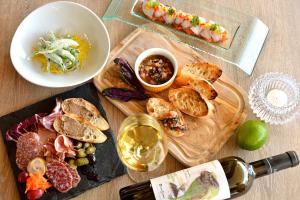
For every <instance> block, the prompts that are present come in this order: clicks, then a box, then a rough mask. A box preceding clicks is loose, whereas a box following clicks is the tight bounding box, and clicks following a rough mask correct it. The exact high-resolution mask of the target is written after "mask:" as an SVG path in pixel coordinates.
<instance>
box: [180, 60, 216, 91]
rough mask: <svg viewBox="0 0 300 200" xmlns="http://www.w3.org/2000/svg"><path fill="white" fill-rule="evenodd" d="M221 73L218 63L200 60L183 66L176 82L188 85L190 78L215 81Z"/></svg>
mask: <svg viewBox="0 0 300 200" xmlns="http://www.w3.org/2000/svg"><path fill="white" fill-rule="evenodd" d="M221 75H222V70H221V69H220V68H219V66H218V65H215V64H210V63H207V62H198V63H194V64H187V65H184V66H182V67H181V68H180V70H179V74H178V76H177V78H176V81H175V82H176V83H177V84H178V85H181V86H182V85H187V84H188V81H189V80H190V79H205V80H207V81H209V82H211V83H213V82H215V81H216V80H217V79H218V78H219V77H220V76H221Z"/></svg>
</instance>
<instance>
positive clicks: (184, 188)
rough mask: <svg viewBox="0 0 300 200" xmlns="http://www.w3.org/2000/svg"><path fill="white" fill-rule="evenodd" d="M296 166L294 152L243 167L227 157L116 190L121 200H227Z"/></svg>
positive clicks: (237, 161)
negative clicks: (259, 179)
mask: <svg viewBox="0 0 300 200" xmlns="http://www.w3.org/2000/svg"><path fill="white" fill-rule="evenodd" d="M297 165H299V159H298V156H297V154H296V152H294V151H289V152H286V153H283V154H280V155H276V156H273V157H269V158H265V159H262V160H258V161H255V162H251V163H246V162H245V161H244V160H243V159H241V158H239V157H227V158H223V159H220V160H215V161H212V162H209V163H205V164H202V165H199V166H195V167H191V168H188V169H184V170H181V171H178V172H175V173H172V174H168V175H165V176H162V177H158V178H155V179H152V180H150V181H147V182H144V183H139V184H136V185H132V186H128V187H125V188H122V189H121V190H120V197H121V200H189V199H213V200H216V199H229V198H235V197H238V196H241V195H243V194H245V193H246V192H247V191H248V190H249V189H250V187H251V185H252V183H253V181H254V180H255V179H256V178H260V177H262V176H265V175H269V174H272V173H274V172H277V171H280V170H283V169H286V168H289V167H295V166H297Z"/></svg>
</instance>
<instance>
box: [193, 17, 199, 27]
mask: <svg viewBox="0 0 300 200" xmlns="http://www.w3.org/2000/svg"><path fill="white" fill-rule="evenodd" d="M191 24H192V25H193V26H198V25H199V24H200V20H199V17H198V16H193V18H192V21H191Z"/></svg>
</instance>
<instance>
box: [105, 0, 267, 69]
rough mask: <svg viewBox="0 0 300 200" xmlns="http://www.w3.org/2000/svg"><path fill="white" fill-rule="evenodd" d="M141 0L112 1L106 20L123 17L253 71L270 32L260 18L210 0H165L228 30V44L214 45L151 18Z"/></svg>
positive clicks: (123, 19)
mask: <svg viewBox="0 0 300 200" xmlns="http://www.w3.org/2000/svg"><path fill="white" fill-rule="evenodd" d="M138 2H139V0H111V4H110V5H109V7H108V9H107V10H106V12H105V14H104V16H103V19H104V20H119V21H122V22H124V23H127V24H129V25H133V26H136V27H139V28H142V29H145V30H147V31H151V32H155V33H158V34H160V35H163V36H164V37H167V38H168V39H172V40H175V41H178V42H183V43H185V44H188V45H189V46H190V47H192V48H195V49H197V50H199V51H201V52H204V53H206V54H208V55H210V56H213V57H217V58H219V59H222V60H224V61H226V62H228V63H231V64H233V65H236V66H238V67H239V68H241V69H242V70H243V71H245V72H246V73H247V74H251V73H252V70H253V68H254V66H255V63H256V60H257V58H258V56H259V54H260V50H261V48H262V46H263V44H264V41H265V38H266V37H267V34H268V31H269V29H268V27H267V26H266V25H265V24H264V23H263V22H261V21H260V20H259V19H257V18H256V17H252V16H248V15H245V14H243V13H240V12H237V11H234V10H232V9H230V8H226V7H224V6H222V5H218V4H216V3H212V2H211V1H209V0H188V1H187V0H161V2H162V3H164V4H167V5H171V6H174V7H176V8H177V10H182V11H185V12H189V13H191V14H194V15H198V16H202V17H204V18H206V19H209V20H213V21H215V22H217V23H219V24H221V25H222V26H223V27H225V29H226V30H227V31H228V40H227V41H226V42H225V43H224V44H213V43H209V42H206V41H205V40H203V39H200V38H198V37H195V36H190V35H188V34H185V33H183V32H181V31H177V30H176V29H174V28H172V27H171V26H168V25H163V24H159V23H156V22H153V21H151V20H149V19H147V18H146V17H145V16H144V15H143V14H141V13H140V11H139V9H138V7H139V6H138V4H137V3H138Z"/></svg>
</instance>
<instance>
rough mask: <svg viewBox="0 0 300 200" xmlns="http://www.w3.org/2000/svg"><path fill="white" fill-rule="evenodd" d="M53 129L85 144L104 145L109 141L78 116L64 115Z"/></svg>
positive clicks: (58, 118)
mask: <svg viewBox="0 0 300 200" xmlns="http://www.w3.org/2000/svg"><path fill="white" fill-rule="evenodd" d="M53 127H54V129H55V130H56V131H57V132H58V133H60V134H62V135H65V136H68V137H70V138H73V139H75V140H79V141H83V142H89V143H103V142H105V141H106V139H107V137H106V135H104V134H103V133H102V132H101V131H100V130H99V129H98V128H96V127H94V126H92V125H90V124H89V123H86V121H85V120H84V119H83V118H82V117H80V116H77V115H72V114H64V115H62V116H60V117H57V118H56V119H55V121H54V123H53Z"/></svg>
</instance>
